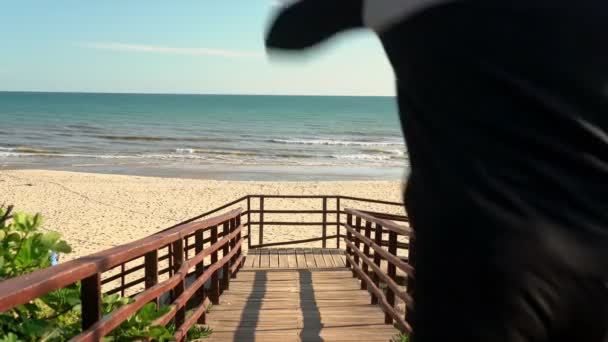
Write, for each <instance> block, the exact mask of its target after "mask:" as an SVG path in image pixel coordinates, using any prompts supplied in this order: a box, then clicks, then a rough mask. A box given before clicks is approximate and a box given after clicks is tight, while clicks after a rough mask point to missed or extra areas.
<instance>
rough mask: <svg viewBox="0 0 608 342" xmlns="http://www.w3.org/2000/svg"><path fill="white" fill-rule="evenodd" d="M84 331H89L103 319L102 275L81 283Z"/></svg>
mask: <svg viewBox="0 0 608 342" xmlns="http://www.w3.org/2000/svg"><path fill="white" fill-rule="evenodd" d="M80 301H81V305H82V330H83V331H84V330H87V329H88V328H90V327H91V326H92V325H93V324H95V323H97V321H99V320H100V319H101V273H95V274H94V275H92V276H90V277H88V278H84V279H83V280H82V282H81V289H80Z"/></svg>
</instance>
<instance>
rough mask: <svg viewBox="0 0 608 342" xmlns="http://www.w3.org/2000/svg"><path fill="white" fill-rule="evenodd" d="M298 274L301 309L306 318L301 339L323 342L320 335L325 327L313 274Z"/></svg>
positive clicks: (301, 272)
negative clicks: (313, 282) (322, 322)
mask: <svg viewBox="0 0 608 342" xmlns="http://www.w3.org/2000/svg"><path fill="white" fill-rule="evenodd" d="M298 273H299V275H300V308H301V310H302V316H303V317H304V324H303V326H302V331H301V332H300V338H301V339H302V341H307V342H321V341H323V339H322V338H321V336H320V335H319V334H320V333H321V329H322V328H323V326H322V324H321V313H320V312H319V306H318V305H317V300H316V298H315V290H314V288H313V286H312V273H311V272H310V271H308V270H299V271H298Z"/></svg>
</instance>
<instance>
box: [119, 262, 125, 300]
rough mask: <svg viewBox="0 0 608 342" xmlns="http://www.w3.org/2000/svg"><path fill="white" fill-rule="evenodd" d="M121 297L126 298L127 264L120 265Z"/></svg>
mask: <svg viewBox="0 0 608 342" xmlns="http://www.w3.org/2000/svg"><path fill="white" fill-rule="evenodd" d="M120 295H121V296H122V297H124V296H125V264H124V263H123V264H120Z"/></svg>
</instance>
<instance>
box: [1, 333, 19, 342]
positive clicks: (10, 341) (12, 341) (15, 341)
mask: <svg viewBox="0 0 608 342" xmlns="http://www.w3.org/2000/svg"><path fill="white" fill-rule="evenodd" d="M21 341H22V340H20V339H19V338H18V337H17V335H15V334H13V333H8V334H6V335H4V336H0V342H21Z"/></svg>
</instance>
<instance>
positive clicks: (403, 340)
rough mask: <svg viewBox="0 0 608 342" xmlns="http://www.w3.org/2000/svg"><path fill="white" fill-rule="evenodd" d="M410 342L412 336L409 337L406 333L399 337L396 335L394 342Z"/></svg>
mask: <svg viewBox="0 0 608 342" xmlns="http://www.w3.org/2000/svg"><path fill="white" fill-rule="evenodd" d="M409 341H410V335H408V334H406V333H400V334H398V335H395V336H394V337H393V340H392V342H409Z"/></svg>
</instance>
